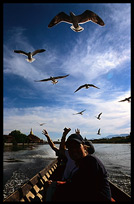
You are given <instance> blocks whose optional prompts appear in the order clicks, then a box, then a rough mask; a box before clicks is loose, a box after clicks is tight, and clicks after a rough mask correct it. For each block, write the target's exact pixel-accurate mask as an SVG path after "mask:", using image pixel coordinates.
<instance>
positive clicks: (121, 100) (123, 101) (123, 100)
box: [118, 99, 126, 102]
mask: <svg viewBox="0 0 134 204" xmlns="http://www.w3.org/2000/svg"><path fill="white" fill-rule="evenodd" d="M124 101H126V99H123V100H120V101H118V102H124Z"/></svg>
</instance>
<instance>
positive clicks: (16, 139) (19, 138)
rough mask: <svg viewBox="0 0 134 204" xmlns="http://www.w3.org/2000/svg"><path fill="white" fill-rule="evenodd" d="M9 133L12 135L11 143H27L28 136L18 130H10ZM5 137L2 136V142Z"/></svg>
mask: <svg viewBox="0 0 134 204" xmlns="http://www.w3.org/2000/svg"><path fill="white" fill-rule="evenodd" d="M9 135H11V136H12V137H13V140H12V142H13V144H17V143H28V142H29V138H28V136H27V135H25V134H23V133H21V132H20V131H19V130H13V131H12V132H10V133H9ZM6 140H7V139H6V138H4V142H6Z"/></svg>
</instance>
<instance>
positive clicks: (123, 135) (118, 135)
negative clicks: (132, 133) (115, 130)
mask: <svg viewBox="0 0 134 204" xmlns="http://www.w3.org/2000/svg"><path fill="white" fill-rule="evenodd" d="M128 135H129V134H117V135H108V136H106V137H105V138H112V137H126V136H128Z"/></svg>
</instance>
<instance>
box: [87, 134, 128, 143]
mask: <svg viewBox="0 0 134 204" xmlns="http://www.w3.org/2000/svg"><path fill="white" fill-rule="evenodd" d="M90 141H92V142H93V143H130V142H131V141H130V135H126V136H121V135H120V136H115V137H114V135H112V137H111V138H107V137H105V138H100V139H92V140H90Z"/></svg>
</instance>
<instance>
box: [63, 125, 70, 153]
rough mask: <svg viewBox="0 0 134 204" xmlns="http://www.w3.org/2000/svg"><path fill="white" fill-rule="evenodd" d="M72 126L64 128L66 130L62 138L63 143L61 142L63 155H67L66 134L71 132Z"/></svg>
mask: <svg viewBox="0 0 134 204" xmlns="http://www.w3.org/2000/svg"><path fill="white" fill-rule="evenodd" d="M70 130H71V128H66V127H65V128H64V132H63V135H62V138H61V143H60V153H61V154H62V155H65V149H66V145H65V140H66V136H67V134H68V133H69V132H70Z"/></svg>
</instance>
